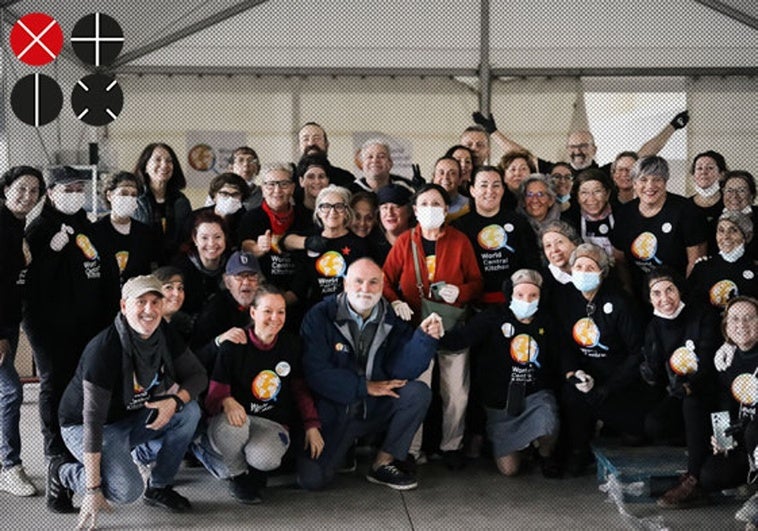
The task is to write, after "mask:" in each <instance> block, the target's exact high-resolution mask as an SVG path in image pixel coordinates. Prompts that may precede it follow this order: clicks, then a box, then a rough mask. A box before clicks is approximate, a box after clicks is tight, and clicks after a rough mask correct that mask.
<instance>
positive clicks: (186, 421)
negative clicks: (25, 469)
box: [59, 400, 200, 503]
mask: <svg viewBox="0 0 758 531" xmlns="http://www.w3.org/2000/svg"><path fill="white" fill-rule="evenodd" d="M149 412H150V410H149V409H144V410H141V411H137V412H134V413H131V414H130V415H129V416H128V417H126V418H124V419H122V420H120V421H118V422H115V423H113V424H106V425H105V426H104V427H103V447H102V450H101V458H100V476H101V479H102V491H103V494H104V495H105V498H106V499H107V500H109V501H112V502H114V503H131V502H133V501H135V500H136V499H137V498H139V497H140V495H141V494H142V490H143V488H144V485H143V483H142V476H140V473H139V469H138V468H137V465H136V464H135V463H134V458H133V455H132V452H133V451H135V452H134V454H135V455H138V449H139V447H140V445H144V444H150V445H151V446H154V445H155V442H157V441H160V443H161V444H160V450H158V452H157V454H155V466H154V467H153V469H152V475H151V477H150V486H151V487H156V488H162V487H166V486H168V485H172V484H173V482H174V476H176V473H177V471H178V470H179V466H180V465H181V463H182V459H183V458H184V454H185V452H186V451H187V447H188V446H189V444H190V442H191V441H192V437H193V436H194V435H195V428H196V427H197V423H198V421H199V420H200V406H198V404H197V402H196V401H194V400H193V401H191V402H188V403H187V404H186V405H185V406H184V409H182V411H181V412H179V413H176V414H175V415H174V416H173V417H171V420H170V421H169V422H168V424H166V425H165V426H164V427H163V428H162V429H160V430H151V429H149V428H147V427H145V421H146V420H147V416H148V414H149ZM61 434H62V435H63V440H64V441H65V443H66V446H67V447H68V449H69V451H70V452H71V453H72V454H73V455H74V457H76V459H78V460H79V462H78V463H66V464H64V465H62V466H61V468H60V472H59V474H60V478H61V481H62V482H63V484H64V485H66V487H68V488H70V489H72V490H74V491H75V492H84V490H85V487H86V484H85V479H86V478H85V472H84V465H83V464H82V461H83V436H84V428H83V426H82V425H81V424H77V425H74V426H64V427H63V428H61ZM145 464H147V463H145Z"/></svg>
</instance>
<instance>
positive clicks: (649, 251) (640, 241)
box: [632, 232, 661, 265]
mask: <svg viewBox="0 0 758 531" xmlns="http://www.w3.org/2000/svg"><path fill="white" fill-rule="evenodd" d="M657 251H658V238H656V237H655V234H653V233H652V232H643V233H642V234H640V235H639V236H637V237H636V238H635V239H634V242H632V255H633V256H634V257H635V258H636V259H637V260H645V261H648V260H653V261H654V262H655V263H657V264H659V265H660V264H661V261H660V260H659V259H658V258H657V257H656V256H655V253H656V252H657Z"/></svg>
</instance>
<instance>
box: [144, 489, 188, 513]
mask: <svg viewBox="0 0 758 531" xmlns="http://www.w3.org/2000/svg"><path fill="white" fill-rule="evenodd" d="M142 499H143V500H145V503H146V504H147V505H152V506H153V507H163V508H164V509H168V510H169V511H171V512H173V513H186V512H188V511H190V510H192V505H190V502H189V500H188V499H187V498H185V497H184V496H182V495H181V494H179V493H178V492H176V491H175V490H174V488H173V487H172V486H171V485H168V486H166V487H163V488H157V487H147V488H146V489H145V494H143V495H142Z"/></svg>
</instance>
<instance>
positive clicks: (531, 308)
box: [510, 299, 540, 319]
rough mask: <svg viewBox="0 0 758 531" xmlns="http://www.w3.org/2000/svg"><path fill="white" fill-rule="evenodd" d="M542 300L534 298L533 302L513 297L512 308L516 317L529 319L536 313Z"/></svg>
mask: <svg viewBox="0 0 758 531" xmlns="http://www.w3.org/2000/svg"><path fill="white" fill-rule="evenodd" d="M539 304H540V300H539V299H537V300H533V301H531V302H527V301H522V300H520V299H511V304H510V308H511V311H512V312H513V315H515V316H516V319H528V318H530V317H531V316H532V315H534V314H535V313H537V308H538V307H539Z"/></svg>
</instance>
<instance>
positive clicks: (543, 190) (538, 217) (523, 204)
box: [516, 173, 561, 235]
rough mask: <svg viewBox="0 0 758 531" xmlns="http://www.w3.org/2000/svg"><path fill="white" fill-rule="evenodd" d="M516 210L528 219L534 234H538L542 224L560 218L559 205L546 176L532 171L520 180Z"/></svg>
mask: <svg viewBox="0 0 758 531" xmlns="http://www.w3.org/2000/svg"><path fill="white" fill-rule="evenodd" d="M516 212H518V213H519V214H522V215H524V216H525V217H526V219H527V220H529V224H530V225H531V226H532V229H533V230H534V233H535V235H539V233H540V229H541V228H542V226H543V225H545V224H547V223H549V222H551V221H555V220H557V219H560V218H561V206H560V204H559V203H558V201H556V195H555V190H553V187H552V185H551V183H550V180H549V179H548V178H547V177H546V176H544V175H542V174H540V173H533V174H532V175H530V176H529V177H527V178H526V179H524V180H523V181H522V183H521V185H520V186H519V204H518V207H516Z"/></svg>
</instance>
